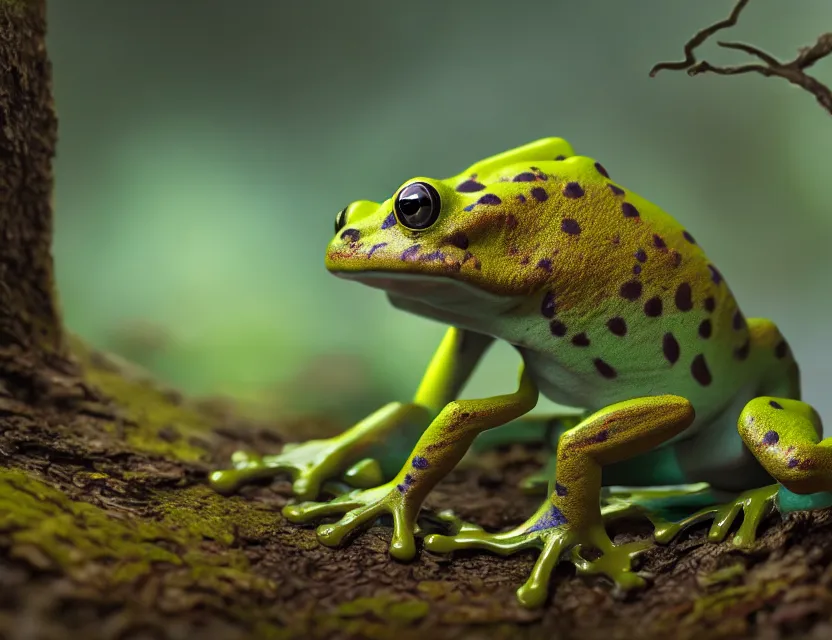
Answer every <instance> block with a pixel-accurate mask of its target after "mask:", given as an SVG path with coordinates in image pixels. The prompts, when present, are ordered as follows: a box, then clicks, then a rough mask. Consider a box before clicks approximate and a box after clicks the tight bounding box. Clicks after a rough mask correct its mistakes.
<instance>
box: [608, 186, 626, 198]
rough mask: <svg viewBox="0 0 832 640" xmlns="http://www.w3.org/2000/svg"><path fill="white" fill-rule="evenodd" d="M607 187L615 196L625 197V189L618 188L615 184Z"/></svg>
mask: <svg viewBox="0 0 832 640" xmlns="http://www.w3.org/2000/svg"><path fill="white" fill-rule="evenodd" d="M607 186H608V187H609V188H610V191H612V193H613V195H616V196H623V195H624V189H622V188H621V187H617V186H615V185H614V184H609V185H607Z"/></svg>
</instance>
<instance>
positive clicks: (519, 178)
mask: <svg viewBox="0 0 832 640" xmlns="http://www.w3.org/2000/svg"><path fill="white" fill-rule="evenodd" d="M512 182H534V174H533V173H532V172H530V171H525V172H523V173H518V174H517V175H516V176H514V180H513V181H512Z"/></svg>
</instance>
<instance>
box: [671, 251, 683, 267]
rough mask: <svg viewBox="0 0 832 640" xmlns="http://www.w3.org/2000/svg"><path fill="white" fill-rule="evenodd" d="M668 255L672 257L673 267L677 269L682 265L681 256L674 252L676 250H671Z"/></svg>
mask: <svg viewBox="0 0 832 640" xmlns="http://www.w3.org/2000/svg"><path fill="white" fill-rule="evenodd" d="M670 254H671V255H672V256H673V266H674V267H678V266H679V265H680V264H682V254H681V253H679V252H678V251H676V249H671V250H670Z"/></svg>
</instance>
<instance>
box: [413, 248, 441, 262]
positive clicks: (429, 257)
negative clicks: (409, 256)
mask: <svg viewBox="0 0 832 640" xmlns="http://www.w3.org/2000/svg"><path fill="white" fill-rule="evenodd" d="M445 257H446V256H445V253H444V252H442V251H439V250H437V251H432V252H430V253H426V254H424V255H423V256H421V258H419V259H420V260H422V261H423V262H433V261H435V260H445Z"/></svg>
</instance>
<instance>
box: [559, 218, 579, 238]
mask: <svg viewBox="0 0 832 640" xmlns="http://www.w3.org/2000/svg"><path fill="white" fill-rule="evenodd" d="M560 230H561V231H563V232H564V233H568V234H569V235H570V236H577V235H578V234H580V233H581V225H579V224H578V221H577V220H573V219H572V218H565V219H564V220H563V221H562V222H561V223H560Z"/></svg>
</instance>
